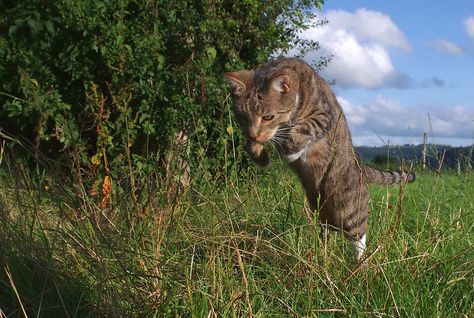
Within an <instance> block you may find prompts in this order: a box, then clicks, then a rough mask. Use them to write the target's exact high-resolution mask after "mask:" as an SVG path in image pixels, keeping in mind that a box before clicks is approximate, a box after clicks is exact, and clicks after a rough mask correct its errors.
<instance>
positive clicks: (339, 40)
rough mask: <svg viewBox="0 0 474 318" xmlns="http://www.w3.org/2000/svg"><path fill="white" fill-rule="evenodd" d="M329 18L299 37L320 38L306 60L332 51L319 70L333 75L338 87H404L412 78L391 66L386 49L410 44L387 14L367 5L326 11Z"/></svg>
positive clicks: (331, 77)
mask: <svg viewBox="0 0 474 318" xmlns="http://www.w3.org/2000/svg"><path fill="white" fill-rule="evenodd" d="M322 18H325V19H327V20H328V21H329V23H328V24H326V25H324V26H322V27H316V28H311V29H309V30H306V31H304V32H303V33H302V34H301V37H302V38H305V39H312V40H316V41H319V43H320V45H321V49H320V50H319V51H316V52H311V53H309V54H308V55H307V56H306V57H305V60H307V61H308V62H313V61H317V60H318V59H319V57H320V56H327V55H333V61H332V62H331V63H329V65H328V67H327V68H326V69H324V70H323V71H322V72H321V75H322V76H323V77H325V78H326V79H328V80H332V79H335V80H336V84H337V85H338V86H341V87H356V86H357V87H365V88H369V89H376V88H380V87H384V86H385V87H387V86H388V87H399V88H400V87H407V86H410V85H411V79H410V78H409V77H408V76H407V75H405V74H403V73H402V72H399V71H398V70H396V69H395V67H394V66H393V63H392V60H391V58H390V54H389V49H396V50H399V51H402V52H408V51H410V49H411V48H410V44H409V43H408V41H407V39H406V38H405V36H404V34H403V32H402V31H400V29H399V28H398V27H397V26H396V25H395V23H393V21H392V20H391V19H390V17H389V16H387V15H385V14H383V13H380V12H377V11H370V10H366V9H359V10H357V11H356V12H354V13H350V12H347V11H343V10H336V11H328V12H327V13H326V14H324V15H323V17H322Z"/></svg>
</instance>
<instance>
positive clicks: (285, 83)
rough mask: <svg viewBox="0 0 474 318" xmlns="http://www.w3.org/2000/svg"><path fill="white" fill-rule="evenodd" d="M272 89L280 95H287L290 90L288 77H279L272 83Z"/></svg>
mask: <svg viewBox="0 0 474 318" xmlns="http://www.w3.org/2000/svg"><path fill="white" fill-rule="evenodd" d="M272 87H273V88H274V89H275V90H277V91H279V92H280V93H282V94H288V93H289V92H290V90H291V81H290V77H289V76H288V75H280V76H278V77H277V78H275V79H274V80H273V81H272Z"/></svg>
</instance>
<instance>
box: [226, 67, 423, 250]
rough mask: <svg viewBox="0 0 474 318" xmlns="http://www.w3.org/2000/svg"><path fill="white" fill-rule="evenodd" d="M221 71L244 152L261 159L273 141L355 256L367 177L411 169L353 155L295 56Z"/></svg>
mask: <svg viewBox="0 0 474 318" xmlns="http://www.w3.org/2000/svg"><path fill="white" fill-rule="evenodd" d="M225 77H226V78H227V80H228V81H229V83H230V84H231V86H232V88H233V97H234V112H235V114H236V117H237V120H238V122H239V125H240V127H241V128H242V131H243V132H244V134H245V135H246V137H247V139H248V146H247V147H246V149H247V152H248V153H249V155H250V156H251V158H252V159H253V160H254V161H255V162H256V163H257V164H258V165H261V166H268V165H269V161H268V155H267V153H266V150H265V149H264V145H265V144H267V143H269V142H270V143H273V144H274V145H275V146H276V148H277V149H278V151H279V153H280V155H281V156H282V157H283V158H284V159H285V160H286V161H287V163H288V165H289V166H290V168H291V169H292V170H293V171H294V173H295V174H296V175H297V176H298V178H299V179H300V181H301V184H302V186H303V188H304V190H305V193H306V196H307V198H308V201H309V204H310V207H311V209H312V210H315V211H316V210H317V211H319V222H320V223H321V224H327V225H329V226H330V227H332V228H334V229H339V230H342V231H343V232H344V233H345V234H346V235H347V236H348V237H349V238H350V239H351V240H352V241H354V247H355V248H356V257H357V258H360V257H361V255H362V252H363V251H362V249H365V238H366V232H367V218H368V212H369V211H368V202H369V193H368V188H367V183H379V184H392V183H398V182H401V181H402V180H403V181H408V182H411V181H413V180H414V178H415V176H414V175H413V174H407V173H405V172H393V171H380V170H376V169H373V168H370V167H367V166H364V165H363V164H362V163H361V162H360V161H359V159H358V158H357V156H356V155H355V153H354V149H353V146H352V141H351V135H350V132H349V129H348V126H347V122H346V119H345V116H344V114H343V112H342V108H341V106H340V105H339V103H338V101H337V99H336V97H335V95H334V94H333V92H332V91H331V89H330V87H329V86H328V85H327V83H326V82H325V81H324V80H323V79H321V78H320V77H319V76H318V75H317V74H316V72H315V71H314V70H313V69H312V68H311V67H310V66H309V65H308V64H306V63H305V62H303V61H302V60H299V59H287V58H285V59H278V60H276V61H273V62H269V63H268V64H265V65H263V66H261V67H259V68H257V69H256V70H254V71H247V70H244V71H237V72H232V73H226V74H225Z"/></svg>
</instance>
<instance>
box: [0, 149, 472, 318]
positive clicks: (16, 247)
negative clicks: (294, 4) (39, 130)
mask: <svg viewBox="0 0 474 318" xmlns="http://www.w3.org/2000/svg"><path fill="white" fill-rule="evenodd" d="M71 171H72V174H73V175H75V176H76V177H73V178H72V181H74V182H72V181H71V180H69V181H65V180H64V179H63V178H60V177H58V176H56V177H53V176H54V175H55V174H54V173H53V172H52V171H51V170H48V169H45V168H44V167H39V166H38V168H37V169H36V170H34V169H33V170H32V169H27V168H25V167H24V166H23V165H22V164H21V163H20V162H18V161H17V160H16V159H15V158H14V156H3V158H2V163H1V170H0V176H1V187H0V257H1V259H2V267H1V269H0V309H1V311H0V317H24V316H28V317H98V316H103V317H334V316H336V317H339V316H341V317H472V313H473V312H474V288H473V287H474V248H473V241H474V231H473V227H474V214H473V212H474V174H473V173H472V170H471V171H468V170H466V171H461V172H458V173H456V172H454V171H449V170H446V171H445V170H441V172H440V173H437V172H435V171H417V180H416V182H415V183H412V184H406V185H399V186H390V187H380V186H371V204H370V206H371V214H370V217H369V234H368V252H367V254H366V261H365V264H366V265H365V266H360V265H359V264H356V263H355V262H354V261H352V260H351V246H350V244H348V243H347V241H346V240H344V238H343V236H342V235H340V234H337V233H335V232H330V234H329V236H328V237H324V236H323V235H320V233H321V229H320V227H319V226H318V225H317V222H316V220H317V213H316V214H313V213H311V212H310V211H309V209H308V207H307V205H306V202H305V199H304V195H303V192H302V190H301V187H300V185H299V183H298V181H297V180H296V179H295V177H294V176H293V175H291V173H290V172H289V171H288V170H287V169H285V167H284V165H283V164H282V163H280V162H279V161H278V160H276V161H275V160H274V164H273V168H272V169H270V170H268V171H262V170H257V169H254V168H253V167H249V168H245V169H239V170H237V168H235V169H232V170H230V171H229V170H228V171H222V172H221V173H216V172H211V171H210V169H208V168H206V165H205V164H203V165H201V166H200V168H196V169H194V170H192V173H191V175H192V178H191V182H190V183H189V184H187V185H182V184H180V182H179V180H177V178H175V177H174V175H175V174H174V173H173V172H172V171H170V173H169V174H167V175H166V174H163V173H150V174H147V175H141V176H139V177H137V178H136V179H135V183H134V189H135V191H133V189H132V187H131V186H130V183H129V182H128V181H127V180H128V179H127V177H126V176H124V177H123V178H122V179H119V178H116V179H112V180H109V181H111V182H110V184H106V186H107V185H110V186H111V187H110V188H108V189H109V190H107V189H106V188H107V187H105V188H104V186H103V185H102V188H101V191H99V193H96V192H94V191H91V189H89V185H86V184H85V183H84V182H83V179H81V177H80V173H81V171H80V169H78V168H77V169H76V168H74V167H72V169H71ZM76 172H77V173H76ZM106 183H108V182H106ZM104 191H105V192H104ZM107 191H108V192H107ZM104 196H105V199H104Z"/></svg>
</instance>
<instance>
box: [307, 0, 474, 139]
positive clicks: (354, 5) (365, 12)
mask: <svg viewBox="0 0 474 318" xmlns="http://www.w3.org/2000/svg"><path fill="white" fill-rule="evenodd" d="M316 14H317V19H327V20H328V23H327V24H326V25H324V26H323V27H315V28H311V29H309V30H307V31H304V32H303V33H302V34H301V37H303V38H307V39H313V40H317V41H319V43H320V45H321V49H320V50H318V51H315V52H311V53H308V54H307V55H306V56H305V60H306V61H308V62H313V61H315V60H318V59H319V57H320V56H325V55H332V56H333V58H332V61H331V63H330V64H329V66H328V67H327V68H326V69H324V70H323V71H321V72H320V75H321V76H323V77H324V78H325V79H326V80H328V81H334V82H335V84H334V85H333V86H332V88H333V90H334V92H335V94H336V96H337V98H338V100H339V103H340V104H341V106H342V107H343V110H344V113H345V114H346V118H347V120H348V123H349V127H350V129H351V133H352V139H353V142H354V144H355V145H368V146H372V145H373V146H380V145H387V144H391V145H395V144H397V145H399V144H420V143H422V142H423V133H424V132H426V133H428V136H429V137H428V142H430V143H437V144H449V145H453V146H467V145H472V144H473V143H474V0H456V1H440V0H435V1H433V0H431V1H427V0H417V1H407V0H397V1H381V0H360V1H359V0H351V1H348V0H326V1H325V5H324V7H323V9H322V11H317V12H316Z"/></svg>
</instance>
